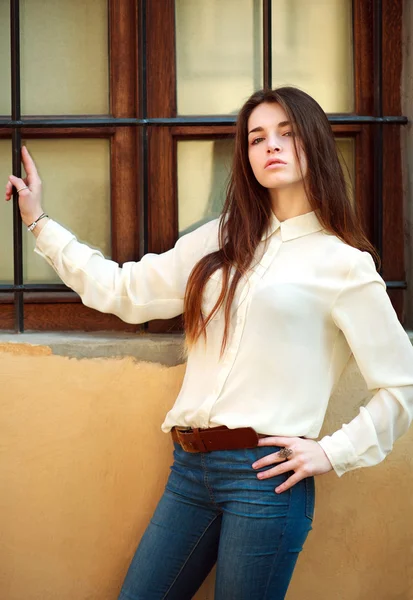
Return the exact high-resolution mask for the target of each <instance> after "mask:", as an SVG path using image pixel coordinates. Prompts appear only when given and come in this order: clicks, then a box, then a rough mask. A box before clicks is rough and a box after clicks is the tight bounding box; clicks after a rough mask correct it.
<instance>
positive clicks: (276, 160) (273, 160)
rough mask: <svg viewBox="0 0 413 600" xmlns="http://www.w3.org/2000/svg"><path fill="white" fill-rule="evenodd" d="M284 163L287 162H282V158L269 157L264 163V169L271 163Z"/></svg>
mask: <svg viewBox="0 0 413 600" xmlns="http://www.w3.org/2000/svg"><path fill="white" fill-rule="evenodd" d="M286 164H287V163H286V162H284V161H283V160H281V159H279V158H270V159H269V160H267V162H266V163H265V167H264V169H267V167H271V165H286Z"/></svg>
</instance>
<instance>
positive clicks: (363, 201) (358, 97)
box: [147, 0, 405, 332]
mask: <svg viewBox="0 0 413 600" xmlns="http://www.w3.org/2000/svg"><path fill="white" fill-rule="evenodd" d="M161 4H162V10H160V5H161ZM174 5H175V3H174V0H151V2H149V3H148V15H147V41H148V46H147V53H148V59H149V62H148V64H150V67H151V70H150V72H151V73H155V74H156V77H155V79H154V81H155V82H156V81H158V82H159V81H164V85H163V87H162V96H161V97H160V96H159V94H157V87H156V86H155V85H154V86H149V85H148V87H147V106H148V116H149V117H152V118H166V117H170V118H176V117H177V112H176V83H175V69H176V65H175V63H174V62H172V61H171V57H173V56H175V27H174V21H175V6H174ZM378 6H379V3H378V2H377V0H353V31H354V83H355V90H354V93H355V110H354V114H353V116H354V117H357V116H360V115H363V116H368V115H370V116H377V117H380V116H382V115H380V114H377V107H376V106H375V88H376V90H377V86H380V93H381V95H382V107H381V108H382V111H383V115H388V116H394V117H402V113H401V96H400V81H401V68H402V54H401V41H402V0H382V21H381V27H382V32H381V33H382V35H381V42H382V44H381V52H382V57H383V61H382V69H381V72H380V73H377V69H376V71H375V69H374V56H375V44H377V39H376V37H377V36H378V33H377V29H375V27H376V28H377V22H375V11H377V10H378ZM264 9H265V11H264V14H265V13H266V14H267V16H268V14H270V13H269V10H268V3H265V2H264ZM157 32H162V41H163V43H162V49H161V52H159V53H158V45H157V44H158V42H159V37H158V35H157ZM379 33H380V31H379ZM264 34H265V35H266V37H267V38H268V31H267V30H266V29H265V31H264ZM267 60H268V56H267ZM268 71H269V70H268V69H264V72H267V77H269V73H268ZM164 75H168V76H167V78H166V79H164ZM172 75H173V76H172ZM331 116H335V115H331ZM178 120H179V119H178ZM332 120H333V119H332ZM333 122H334V120H333ZM400 127H401V125H400V124H399V123H397V124H385V125H383V124H381V123H377V122H373V123H369V122H364V121H361V120H360V121H359V122H357V123H353V124H346V123H343V124H333V125H332V128H333V131H334V133H335V135H336V136H337V137H344V136H345V137H352V138H354V140H355V197H356V199H357V202H358V204H359V207H360V210H361V216H362V219H363V225H364V228H365V231H366V234H367V235H368V237H369V239H370V240H372V241H374V236H375V210H377V207H376V206H375V202H374V189H375V185H376V184H375V167H376V169H377V167H378V165H377V164H375V160H374V148H375V144H376V143H377V131H378V130H379V128H380V129H381V130H382V135H383V156H382V163H383V173H382V177H383V188H382V191H383V194H382V206H383V214H382V219H383V246H382V276H383V277H384V279H385V280H386V281H388V282H389V284H388V285H389V289H388V292H389V296H390V298H391V300H392V302H393V305H394V307H395V309H396V312H397V314H398V316H399V318H400V319H401V320H403V300H404V295H405V291H404V289H402V288H401V287H399V288H396V289H392V285H395V286H400V285H401V284H403V283H404V278H405V266H404V239H403V235H400V232H401V231H403V190H402V172H401V147H400ZM233 133H234V127H231V126H228V125H226V124H222V125H221V124H211V125H209V124H201V125H196V124H195V125H194V124H188V125H185V124H182V123H179V124H177V125H173V124H165V125H163V126H152V127H149V130H148V165H149V167H148V168H149V186H148V205H149V206H150V210H149V211H148V249H149V250H150V251H151V252H164V251H166V250H168V249H169V248H171V247H172V246H173V245H174V243H175V242H176V240H177V237H178V208H177V207H178V199H177V165H176V143H177V140H179V139H187V140H189V139H209V140H210V139H216V138H217V137H219V136H221V135H233ZM160 161H161V168H160ZM380 166H381V165H379V167H380ZM395 199H396V202H395ZM179 324H180V319H175V320H171V321H152V322H151V323H150V324H149V330H150V331H154V332H165V331H174V330H175V329H176V328H177V327H179Z"/></svg>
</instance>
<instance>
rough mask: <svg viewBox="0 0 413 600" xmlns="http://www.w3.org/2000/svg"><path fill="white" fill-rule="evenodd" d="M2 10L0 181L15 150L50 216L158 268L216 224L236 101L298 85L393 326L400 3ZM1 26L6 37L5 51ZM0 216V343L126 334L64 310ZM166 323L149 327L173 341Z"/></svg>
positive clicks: (193, 1)
mask: <svg viewBox="0 0 413 600" xmlns="http://www.w3.org/2000/svg"><path fill="white" fill-rule="evenodd" d="M3 4H4V3H3ZM19 4H20V6H19ZM10 6H11V14H8V8H7V7H5V6H4V5H2V6H1V7H0V11H1V12H0V28H3V31H0V33H1V34H2V35H0V40H1V41H0V43H1V44H4V47H3V48H2V54H1V57H2V58H1V59H0V60H1V62H0V74H1V76H2V79H3V80H7V81H13V82H14V87H13V86H11V87H10V88H9V90H7V89H6V88H3V89H2V90H1V91H0V113H2V114H3V115H5V116H3V117H0V159H1V161H0V175H1V176H2V177H4V181H5V180H6V177H7V174H8V172H9V171H10V169H11V164H12V157H13V156H15V157H16V155H17V152H16V150H17V149H18V148H19V146H20V143H21V141H24V142H27V145H28V147H29V149H31V150H32V151H33V154H34V157H35V159H36V160H37V163H38V166H39V169H40V171H41V176H42V179H43V181H44V188H45V192H44V194H45V207H46V208H47V211H48V212H49V213H50V214H51V216H53V217H55V218H56V219H57V220H60V221H61V222H62V223H63V224H65V225H67V226H68V227H69V228H70V229H72V230H73V231H74V232H75V233H76V235H78V237H79V238H81V239H82V240H84V241H85V242H86V243H89V244H92V245H96V246H97V247H99V248H101V249H102V250H103V251H104V253H105V254H106V255H107V256H110V257H112V258H113V259H114V260H117V261H118V262H120V263H122V262H124V261H126V260H137V259H138V258H139V256H141V255H142V253H144V252H146V251H151V252H163V251H165V250H167V249H169V248H170V247H171V246H173V244H174V243H175V241H176V240H177V238H178V237H179V236H180V235H182V234H184V233H185V232H187V231H189V230H191V229H192V228H194V227H195V226H197V225H198V224H201V223H203V222H205V220H208V219H209V218H213V217H214V216H216V215H217V214H219V211H220V208H221V206H222V202H223V200H224V192H225V184H226V179H227V177H228V172H229V168H230V163H231V155H232V148H233V135H234V124H235V119H236V113H237V111H238V109H239V108H240V106H241V105H242V103H243V102H244V100H245V99H246V98H247V97H248V96H249V95H250V94H251V93H252V92H253V91H254V90H256V89H259V88H261V87H275V86H278V85H283V84H293V85H297V86H298V87H301V88H302V89H304V90H306V91H308V92H309V93H310V94H312V95H313V96H314V97H315V98H316V99H317V100H318V101H319V102H320V104H321V105H322V106H323V108H324V109H325V110H326V112H327V113H328V115H329V119H330V121H331V123H332V126H333V130H334V133H335V135H336V139H337V144H338V147H339V150H340V153H341V156H342V159H343V161H344V163H345V165H346V168H347V170H348V177H349V179H350V181H351V182H352V186H353V190H354V193H353V197H354V201H355V202H357V203H358V205H359V206H360V208H361V211H362V215H363V221H364V226H365V229H366V232H367V234H368V236H369V237H370V239H371V240H372V241H373V242H374V243H375V245H376V247H377V248H378V250H379V252H380V253H381V255H382V260H383V276H384V278H385V279H386V281H387V282H388V288H389V293H390V295H391V298H392V301H393V303H394V306H395V308H396V310H397V312H398V314H399V317H400V318H402V316H403V295H404V288H405V287H406V284H405V282H404V257H403V238H402V236H400V235H399V232H400V231H401V230H402V227H403V212H402V211H403V195H402V174H401V166H400V163H401V160H400V127H401V125H402V124H403V123H405V122H406V119H405V118H404V117H403V116H402V115H401V102H400V91H399V90H400V80H401V37H400V36H401V19H402V3H401V0H393V1H391V2H390V0H353V1H352V0H317V2H311V3H309V2H307V1H306V0H225V1H224V2H223V1H222V0H211V1H210V2H204V1H202V0H175V1H173V0H150V1H147V0H146V1H145V0H140V1H138V0H125V1H124V2H119V1H116V0H109V1H107V0H93V1H91V2H88V3H82V2H81V0H76V1H73V2H70V3H67V2H64V0H48V1H47V2H45V1H44V0H43V1H42V2H39V1H38V0H24V1H23V0H21V1H20V3H19V2H18V0H12V1H11V3H10ZM19 8H20V14H19V10H18V9H19ZM19 17H20V18H19ZM10 19H11V22H12V23H13V27H14V30H15V31H16V33H17V32H18V31H20V36H18V35H15V36H14V38H13V40H12V43H11V48H12V50H11V52H9V51H8V47H9V46H8V45H7V44H6V43H5V39H6V40H7V36H8V22H9V20H10ZM29 23H30V27H29V25H28V24H29ZM19 39H20V40H21V48H20V53H21V61H20V62H21V65H20V72H19V64H18V60H17V58H18V50H19ZM10 65H11V67H10ZM12 74H13V77H11V75H12ZM19 82H20V89H21V102H20V101H19ZM10 90H12V91H13V96H12V98H13V100H12V102H11V103H10V100H9V98H10ZM20 113H21V114H22V115H23V116H21V114H20ZM10 114H11V115H12V119H10V116H7V115H10ZM16 167H17V165H14V169H15V170H16ZM0 211H1V215H0V216H1V219H0V223H1V225H0V227H1V228H2V230H1V233H2V237H1V240H2V241H1V242H0V244H1V253H0V256H1V258H0V281H1V285H0V292H1V293H0V315H1V319H0V322H1V327H2V328H4V329H13V328H15V329H16V330H22V329H23V327H24V328H25V329H29V330H30V329H37V330H39V329H49V330H50V329H81V330H97V329H119V330H124V331H136V330H138V329H140V328H141V326H130V325H127V324H125V323H122V322H121V321H120V320H119V319H117V318H116V317H114V316H112V315H102V314H100V313H97V312H96V311H91V310H89V309H87V308H86V307H84V306H83V305H81V304H79V299H78V297H77V295H76V294H74V293H73V292H71V291H70V290H69V289H68V288H66V287H65V286H63V285H62V284H61V283H58V280H57V278H56V277H55V275H54V274H53V272H51V271H50V270H49V269H48V267H47V265H43V263H42V264H40V262H41V259H40V258H39V257H33V256H32V254H33V253H32V252H31V247H30V244H33V241H32V240H31V239H28V238H27V237H26V236H25V235H24V234H25V232H24V231H23V232H21V228H20V225H19V221H18V218H17V214H15V215H14V219H13V216H12V211H11V207H10V206H8V205H6V206H1V207H0ZM11 231H13V234H14V241H13V239H12V237H11ZM21 233H23V237H22V236H21ZM179 323H180V320H179V319H178V320H175V321H170V322H164V321H162V322H161V321H159V322H151V323H150V324H149V325H148V326H147V327H148V328H149V330H150V331H171V330H174V329H175V328H177V327H178V328H179Z"/></svg>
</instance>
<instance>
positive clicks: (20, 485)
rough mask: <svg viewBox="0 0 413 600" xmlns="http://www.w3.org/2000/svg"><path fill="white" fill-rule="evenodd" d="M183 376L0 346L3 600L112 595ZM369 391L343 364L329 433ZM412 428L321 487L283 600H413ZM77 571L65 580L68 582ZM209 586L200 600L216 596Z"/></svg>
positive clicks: (149, 500) (162, 459)
mask: <svg viewBox="0 0 413 600" xmlns="http://www.w3.org/2000/svg"><path fill="white" fill-rule="evenodd" d="M183 373H184V367H183V366H178V367H172V368H167V367H161V366H159V365H156V364H148V363H136V362H134V361H133V360H132V359H128V358H126V359H117V360H114V359H89V360H87V359H84V360H76V359H68V358H64V357H58V356H53V355H49V353H48V350H47V348H46V349H45V348H42V347H34V346H24V345H16V344H8V345H4V346H2V348H1V349H0V386H1V389H3V390H4V389H7V390H10V391H11V392H10V393H3V394H2V395H1V397H0V440H1V442H0V445H1V453H0V478H1V489H2V493H1V495H0V530H1V539H2V544H1V546H0V564H1V576H0V597H1V598H2V599H4V600H22V598H24V600H56V599H57V598H59V600H74V599H76V600H116V598H117V593H118V590H119V586H120V585H121V581H122V580H123V577H124V574H125V571H126V569H127V566H128V563H129V560H130V558H131V556H132V554H133V552H134V549H135V546H136V544H137V540H138V538H139V537H140V536H141V534H142V532H143V531H144V528H145V526H146V524H147V523H148V520H149V518H150V516H151V513H152V511H153V509H154V507H155V505H156V502H157V500H158V498H159V497H160V495H161V493H162V489H163V486H164V483H165V481H166V478H167V476H168V470H169V465H170V463H171V457H172V454H171V451H172V445H171V441H170V438H169V436H167V435H165V434H163V433H161V431H160V424H161V422H162V420H163V417H164V414H165V412H166V411H167V410H168V408H169V407H170V406H171V405H172V403H173V401H174V398H175V397H176V394H177V392H178V389H179V386H180V383H181V380H182V376H183ZM366 397H367V392H366V389H365V386H364V384H363V382H362V381H361V379H360V376H359V374H358V372H357V369H356V368H355V365H354V363H353V362H350V364H349V366H348V368H347V370H346V372H345V374H344V376H343V378H342V380H341V383H340V385H339V387H338V389H337V391H336V393H335V395H334V398H333V400H332V402H331V405H330V409H329V413H328V418H327V420H326V425H325V428H324V429H325V431H329V432H331V431H332V430H334V429H335V428H336V427H338V426H339V425H341V423H342V422H343V421H348V420H349V419H350V418H351V417H352V416H353V415H355V414H356V412H357V410H358V406H359V405H360V403H361V402H362V401H363V400H365V399H366ZM412 457H413V430H412V431H410V432H409V433H408V434H407V435H406V436H404V438H402V440H400V441H399V442H398V443H397V445H396V449H395V450H394V452H393V453H392V454H391V455H390V457H389V458H388V459H387V460H386V461H385V462H384V463H382V464H381V465H379V466H377V467H374V468H371V469H364V470H358V471H355V472H352V473H350V474H347V475H345V476H344V477H343V478H341V479H338V478H337V477H336V475H335V474H334V473H330V474H328V475H325V476H321V477H319V478H317V502H316V515H315V521H314V530H313V531H312V532H311V534H310V536H309V539H308V541H307V543H306V546H305V549H304V552H303V554H302V555H301V557H300V559H299V563H298V566H297V570H296V572H295V575H294V578H293V582H292V586H291V589H290V592H289V594H288V600H304V599H305V600H321V599H322V600H326V599H328V600H344V599H345V600H410V598H411V590H412V589H413V566H412V565H413V544H412V540H413V521H412V519H411V515H412V512H413V494H412V493H411V490H412V479H413V458H412ZM74 574H75V576H74ZM212 589H213V580H212V578H210V579H209V580H208V581H207V582H206V583H205V584H204V586H203V588H202V590H201V591H200V592H199V593H198V595H197V600H212V598H213V593H212Z"/></svg>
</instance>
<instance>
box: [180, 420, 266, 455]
mask: <svg viewBox="0 0 413 600" xmlns="http://www.w3.org/2000/svg"><path fill="white" fill-rule="evenodd" d="M171 434H172V439H173V441H174V442H176V443H177V444H179V445H180V446H181V448H183V450H185V452H192V453H195V452H212V451H213V450H238V449H239V448H255V447H256V446H257V445H258V439H259V438H260V437H264V436H262V435H260V434H258V433H257V432H256V431H255V430H254V429H253V428H252V427H238V428H237V429H228V427H225V425H222V426H220V427H213V428H211V429H192V428H183V427H174V428H173V429H172V431H171Z"/></svg>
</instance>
